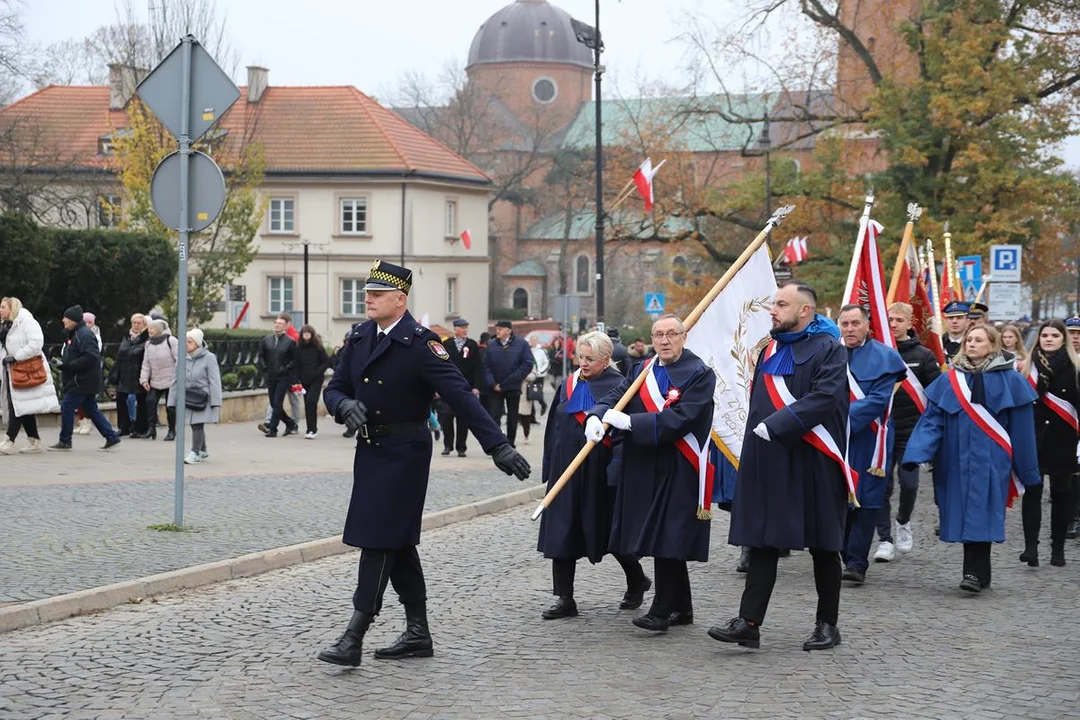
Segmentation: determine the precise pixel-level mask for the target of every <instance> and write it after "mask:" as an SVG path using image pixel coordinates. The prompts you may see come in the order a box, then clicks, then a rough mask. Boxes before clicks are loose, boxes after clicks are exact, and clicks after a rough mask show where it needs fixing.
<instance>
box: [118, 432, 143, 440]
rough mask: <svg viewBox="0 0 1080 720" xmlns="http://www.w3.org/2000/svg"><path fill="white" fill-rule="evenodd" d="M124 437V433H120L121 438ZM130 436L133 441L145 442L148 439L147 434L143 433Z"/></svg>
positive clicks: (129, 434)
mask: <svg viewBox="0 0 1080 720" xmlns="http://www.w3.org/2000/svg"><path fill="white" fill-rule="evenodd" d="M123 435H124V433H120V436H121V437H123ZM128 436H129V437H130V438H131V439H132V440H145V439H146V433H141V432H133V433H128Z"/></svg>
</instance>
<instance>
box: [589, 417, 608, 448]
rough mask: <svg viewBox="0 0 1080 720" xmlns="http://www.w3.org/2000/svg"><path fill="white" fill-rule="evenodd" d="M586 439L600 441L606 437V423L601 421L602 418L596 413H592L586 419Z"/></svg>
mask: <svg viewBox="0 0 1080 720" xmlns="http://www.w3.org/2000/svg"><path fill="white" fill-rule="evenodd" d="M585 439H586V440H592V441H593V442H600V441H601V440H603V439H604V423H602V422H600V418H598V417H596V416H595V415H590V416H589V417H588V419H587V420H585Z"/></svg>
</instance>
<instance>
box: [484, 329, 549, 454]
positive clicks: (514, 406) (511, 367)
mask: <svg viewBox="0 0 1080 720" xmlns="http://www.w3.org/2000/svg"><path fill="white" fill-rule="evenodd" d="M513 328H514V326H513V324H512V323H511V322H510V321H509V320H499V321H498V322H497V323H495V339H494V340H492V341H491V342H489V343H488V347H487V350H486V351H485V352H484V355H483V358H482V360H481V372H482V373H483V375H484V385H485V387H487V388H488V391H489V392H490V393H491V405H490V407H489V409H490V411H491V418H492V419H493V420H494V421H495V422H496V423H498V422H499V421H501V420H502V414H503V410H504V408H505V410H506V437H507V438H509V439H510V446H511V447H513V446H514V441H515V440H516V439H517V426H518V405H519V403H520V402H521V383H522V381H524V380H525V376H526V375H528V374H529V373H530V372H531V371H532V369H533V365H534V364H535V362H536V361H535V360H534V359H533V354H532V349H531V348H530V347H529V343H527V342H526V341H525V338H521V337H518V336H516V335H514V330H513Z"/></svg>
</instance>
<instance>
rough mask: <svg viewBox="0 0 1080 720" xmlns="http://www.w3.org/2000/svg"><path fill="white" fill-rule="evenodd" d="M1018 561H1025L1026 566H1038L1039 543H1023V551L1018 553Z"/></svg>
mask: <svg viewBox="0 0 1080 720" xmlns="http://www.w3.org/2000/svg"><path fill="white" fill-rule="evenodd" d="M1020 562H1026V563H1027V564H1028V567H1039V543H1034V544H1032V545H1025V546H1024V552H1022V553H1020Z"/></svg>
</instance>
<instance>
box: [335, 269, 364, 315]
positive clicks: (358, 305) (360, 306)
mask: <svg viewBox="0 0 1080 720" xmlns="http://www.w3.org/2000/svg"><path fill="white" fill-rule="evenodd" d="M364 282H365V281H364V279H363V278H340V279H339V280H338V299H339V301H338V308H339V309H340V310H341V317H350V318H351V317H364V316H366V315H367V305H366V304H365V302H364V300H365V298H364V290H363V288H364ZM346 284H349V285H351V286H352V287H351V288H350V292H351V294H352V303H351V304H352V307H351V308H348V307H346V305H345V287H346Z"/></svg>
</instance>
